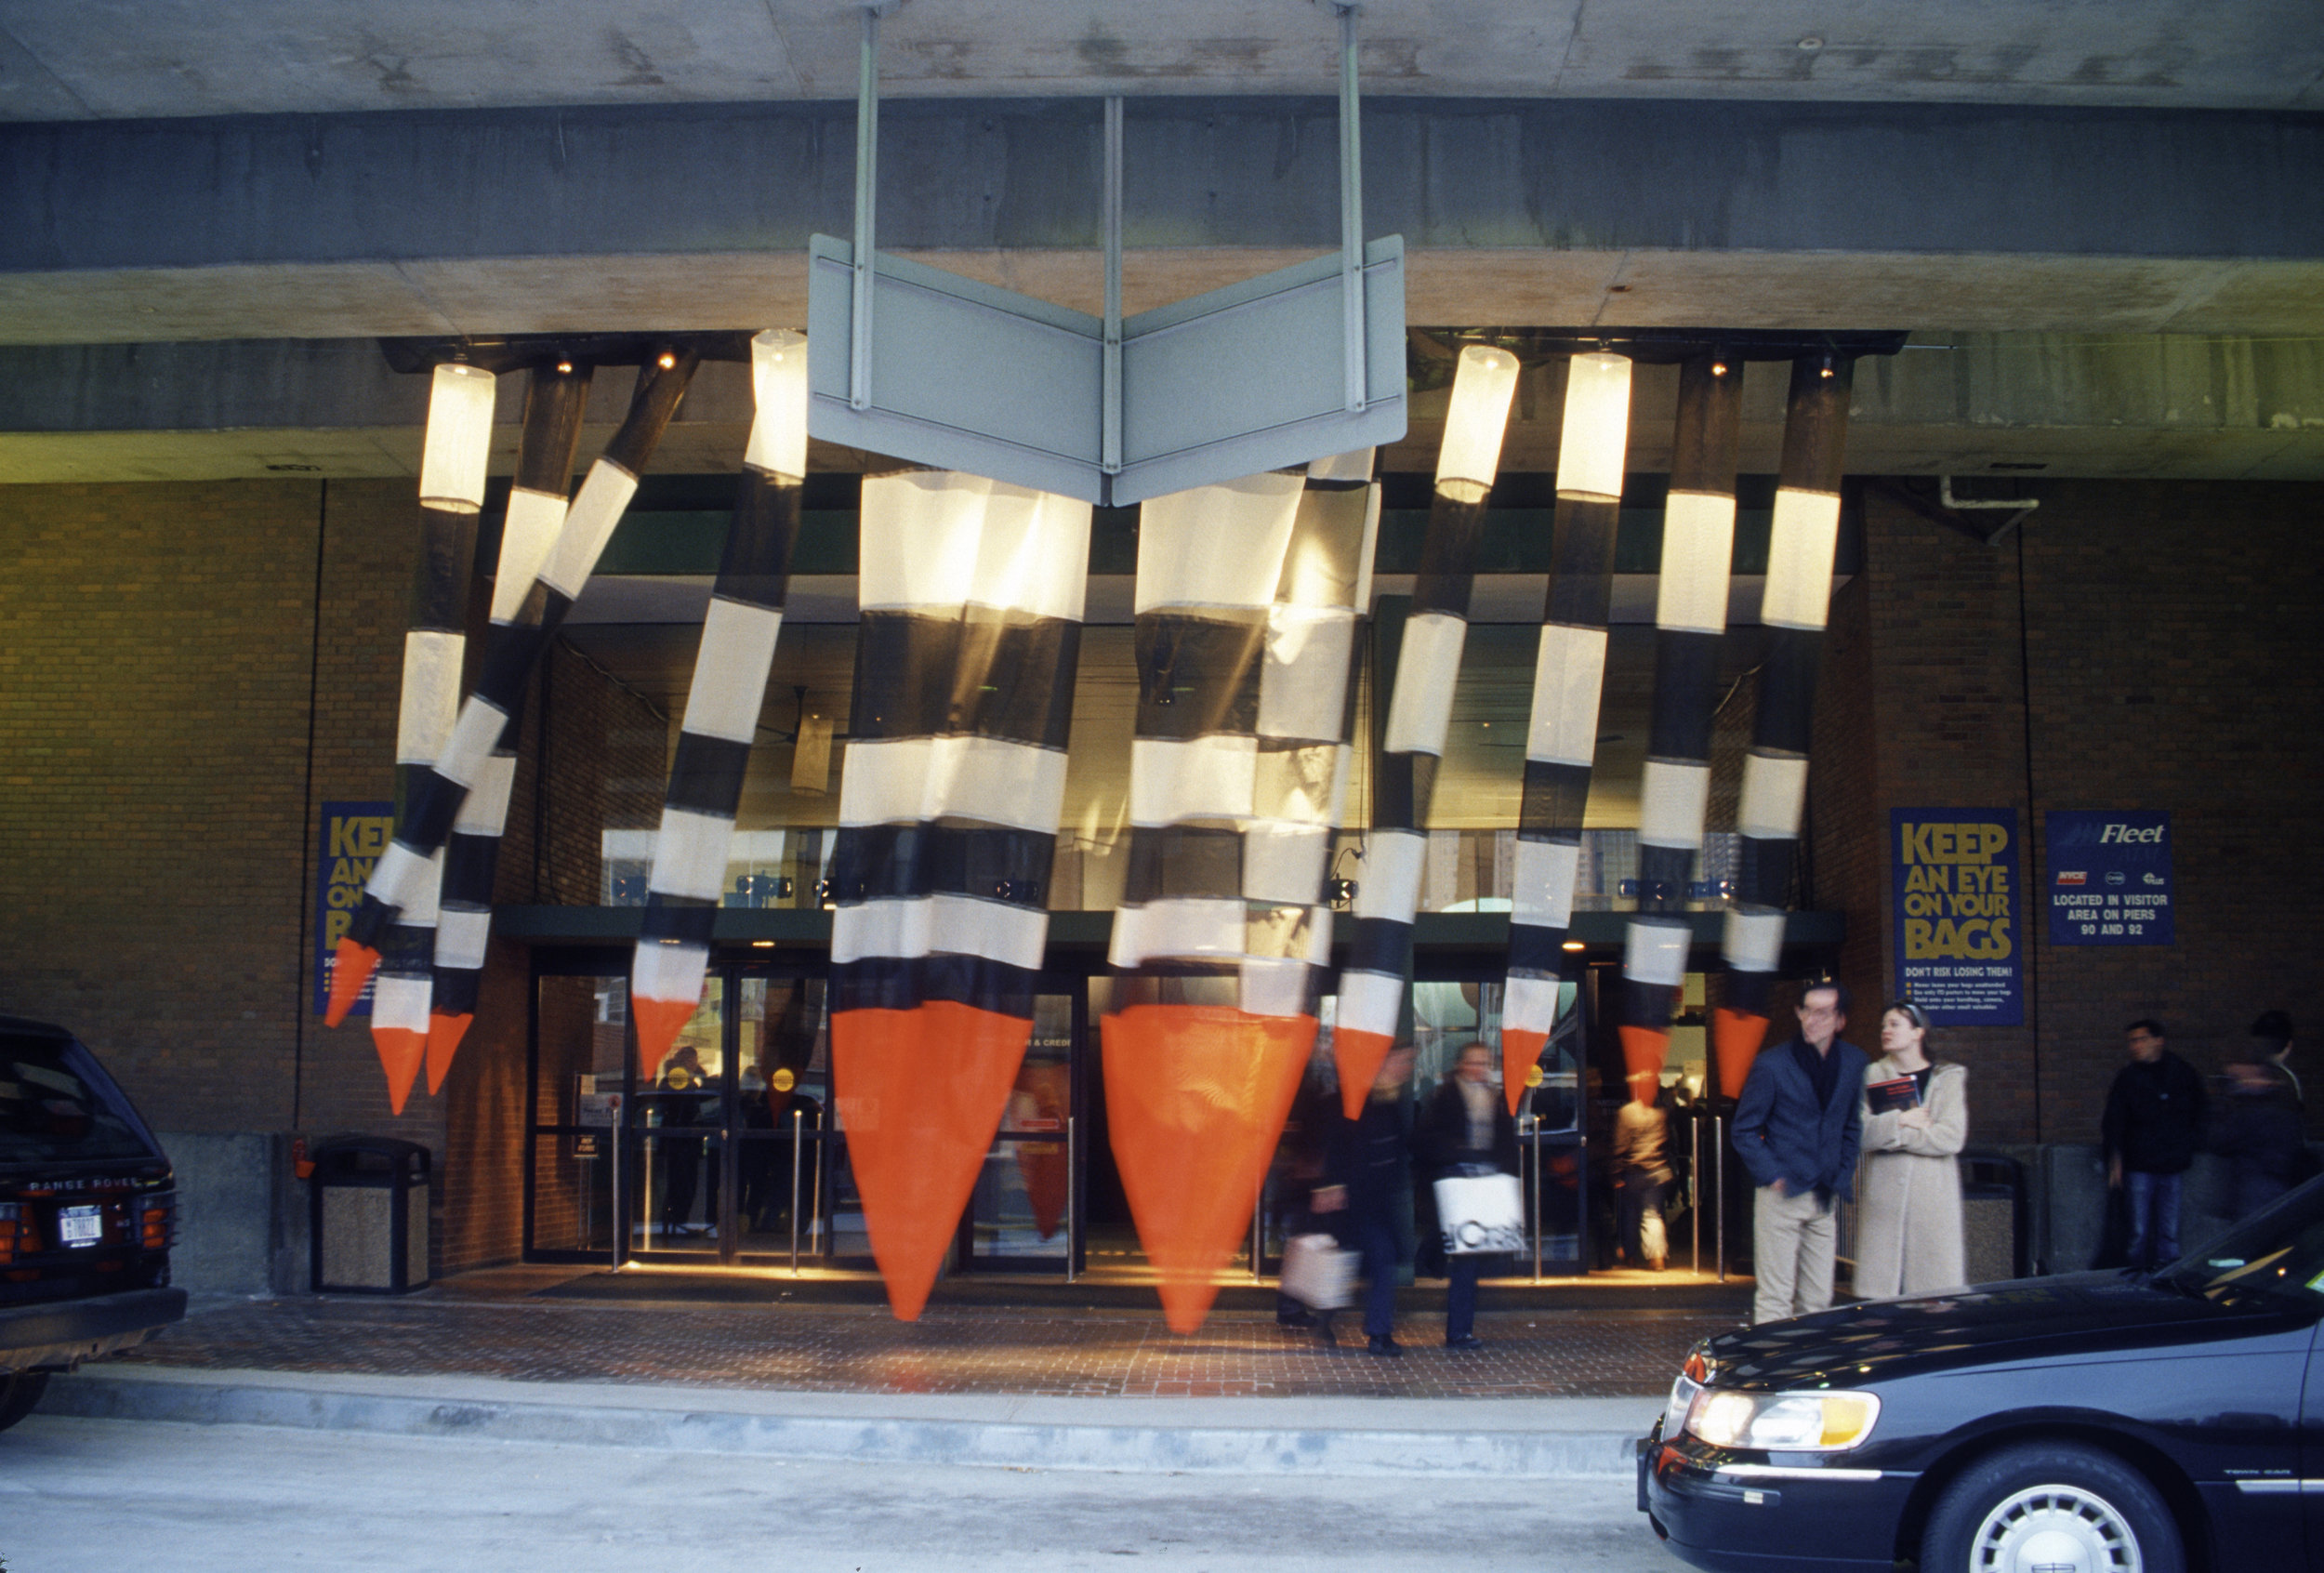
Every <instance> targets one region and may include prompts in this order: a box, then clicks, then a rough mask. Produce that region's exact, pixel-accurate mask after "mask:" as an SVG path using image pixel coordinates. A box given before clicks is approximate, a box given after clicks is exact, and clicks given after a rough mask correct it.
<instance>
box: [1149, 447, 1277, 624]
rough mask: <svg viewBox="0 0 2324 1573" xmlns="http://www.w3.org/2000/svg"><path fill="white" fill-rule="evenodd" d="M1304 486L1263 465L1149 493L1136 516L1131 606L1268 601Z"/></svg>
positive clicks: (1261, 603) (1263, 603) (1256, 603)
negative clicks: (1261, 469) (1233, 476)
mask: <svg viewBox="0 0 2324 1573" xmlns="http://www.w3.org/2000/svg"><path fill="white" fill-rule="evenodd" d="M1306 486H1307V482H1306V479H1305V477H1303V476H1299V475H1290V474H1284V473H1281V472H1278V471H1274V470H1270V471H1268V472H1267V473H1265V474H1263V475H1246V476H1244V477H1243V478H1242V479H1241V480H1239V481H1228V482H1221V484H1219V485H1216V486H1196V487H1195V488H1194V489H1193V490H1191V491H1185V492H1173V493H1171V494H1170V495H1169V496H1161V497H1154V498H1150V499H1149V500H1148V501H1147V502H1146V504H1145V506H1144V508H1143V509H1141V511H1140V513H1139V518H1138V580H1137V590H1136V600H1135V610H1136V611H1139V612H1151V611H1155V610H1158V609H1160V608H1162V607H1166V606H1248V607H1259V606H1266V605H1270V604H1272V603H1273V601H1274V596H1275V585H1276V583H1277V582H1278V580H1279V579H1280V578H1281V577H1282V574H1283V554H1284V551H1285V549H1286V548H1287V546H1288V545H1289V544H1290V539H1291V525H1292V522H1293V521H1295V520H1296V519H1297V518H1298V517H1299V509H1300V494H1301V492H1302V491H1304V490H1305V489H1306Z"/></svg>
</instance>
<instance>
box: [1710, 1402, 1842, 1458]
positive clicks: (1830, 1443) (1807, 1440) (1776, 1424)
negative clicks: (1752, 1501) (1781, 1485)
mask: <svg viewBox="0 0 2324 1573" xmlns="http://www.w3.org/2000/svg"><path fill="white" fill-rule="evenodd" d="M1880 1418H1881V1401H1880V1399H1879V1398H1877V1397H1875V1396H1874V1395H1871V1394H1869V1393H1731V1392H1729V1393H1722V1392H1710V1391H1705V1392H1702V1393H1698V1394H1697V1395H1695V1398H1694V1401H1693V1402H1692V1403H1691V1404H1690V1405H1689V1406H1688V1408H1687V1414H1686V1421H1685V1427H1686V1429H1687V1430H1688V1431H1690V1432H1692V1433H1694V1434H1695V1435H1696V1436H1697V1437H1699V1438H1700V1439H1701V1440H1703V1441H1705V1442H1708V1443H1710V1445H1711V1446H1712V1447H1752V1448H1758V1449H1761V1450H1763V1451H1768V1452H1782V1453H1842V1452H1845V1451H1847V1450H1848V1449H1849V1448H1851V1447H1855V1446H1857V1445H1858V1444H1859V1443H1861V1442H1863V1440H1864V1439H1865V1438H1866V1437H1868V1436H1869V1435H1871V1434H1872V1427H1873V1425H1874V1424H1875V1423H1876V1422H1877V1421H1879V1420H1880Z"/></svg>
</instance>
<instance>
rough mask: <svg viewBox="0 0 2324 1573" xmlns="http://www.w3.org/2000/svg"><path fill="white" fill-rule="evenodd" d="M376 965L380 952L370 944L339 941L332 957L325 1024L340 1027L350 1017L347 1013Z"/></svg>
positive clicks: (324, 1014) (346, 940)
mask: <svg viewBox="0 0 2324 1573" xmlns="http://www.w3.org/2000/svg"><path fill="white" fill-rule="evenodd" d="M377 965H379V953H378V952H377V951H376V950H374V949H372V948H371V946H369V945H359V944H357V943H356V942H355V941H353V940H351V939H346V938H342V939H341V940H340V941H339V944H338V948H337V950H336V951H334V952H333V953H332V958H331V1002H330V1005H329V1006H328V1007H327V1008H326V1009H325V1010H324V1012H323V1024H324V1026H337V1025H339V1024H341V1023H342V1022H344V1021H346V1020H347V1012H348V1011H351V1010H353V1009H354V1008H355V1000H356V998H358V997H359V996H361V995H362V993H363V985H365V984H367V983H369V982H370V981H371V970H372V969H373V968H374V967H376V966H377Z"/></svg>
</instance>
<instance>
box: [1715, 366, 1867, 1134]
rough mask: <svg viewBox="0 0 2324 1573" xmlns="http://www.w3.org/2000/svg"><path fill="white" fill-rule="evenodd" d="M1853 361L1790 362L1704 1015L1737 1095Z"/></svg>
mask: <svg viewBox="0 0 2324 1573" xmlns="http://www.w3.org/2000/svg"><path fill="white" fill-rule="evenodd" d="M1854 380H1855V362H1854V361H1852V360H1849V359H1846V358H1844V357H1842V356H1836V355H1805V356H1802V357H1801V358H1800V359H1798V360H1796V361H1794V362H1792V364H1791V389H1790V393H1789V398H1788V400H1787V401H1786V403H1785V408H1784V422H1783V463H1782V468H1781V469H1780V470H1779V472H1778V473H1777V476H1776V517H1775V522H1774V525H1773V527H1772V529H1771V530H1770V532H1769V535H1768V542H1767V588H1766V593H1765V595H1764V596H1763V599H1762V601H1761V602H1760V621H1761V622H1763V623H1764V624H1765V625H1766V626H1767V629H1768V650H1767V659H1766V662H1765V664H1764V665H1763V666H1762V667H1761V668H1760V674H1759V711H1758V715H1757V717H1756V718H1755V720H1754V721H1753V723H1752V727H1751V747H1750V753H1748V754H1747V755H1745V756H1744V760H1743V793H1742V799H1741V801H1740V803H1739V805H1738V807H1737V808H1736V824H1735V827H1736V830H1737V831H1739V832H1740V833H1741V843H1742V868H1741V871H1740V874H1739V876H1738V878H1737V879H1736V893H1735V904H1734V905H1733V906H1731V907H1730V908H1728V911H1727V926H1726V934H1725V939H1724V943H1723V947H1722V948H1723V952H1724V958H1725V961H1726V965H1727V973H1726V982H1725V991H1724V998H1723V1000H1722V1002H1721V1004H1720V1006H1719V1008H1718V1009H1717V1010H1716V1011H1713V1012H1712V1014H1711V1047H1712V1050H1713V1051H1714V1052H1715V1053H1716V1054H1717V1056H1718V1059H1719V1086H1720V1091H1723V1092H1724V1093H1725V1094H1726V1095H1727V1096H1728V1097H1730V1098H1733V1097H1739V1096H1740V1095H1741V1094H1742V1091H1743V1078H1744V1077H1745V1076H1746V1075H1747V1074H1749V1072H1750V1068H1751V1061H1752V1060H1753V1059H1754V1058H1755V1057H1756V1056H1757V1055H1758V1053H1759V1048H1760V1044H1761V1043H1762V1042H1763V1040H1764V1038H1765V1037H1766V1033H1767V1013H1768V994H1769V992H1770V985H1772V984H1773V982H1774V979H1775V974H1776V964H1777V963H1778V962H1779V961H1780V960H1781V959H1782V957H1783V935H1784V923H1785V917H1784V909H1785V907H1786V905H1788V904H1789V900H1790V894H1791V863H1792V857H1793V854H1794V853H1795V851H1796V850H1797V847H1798V844H1799V836H1800V814H1801V811H1802V808H1803V807H1804V805H1805V804H1806V801H1807V760H1808V751H1809V747H1810V743H1811V739H1812V734H1813V731H1814V725H1815V719H1816V662H1817V661H1819V660H1820V659H1821V658H1822V656H1823V646H1824V624H1825V621H1826V619H1827V617H1828V616H1829V613H1830V609H1831V575H1832V561H1833V556H1834V553H1835V552H1836V550H1837V549H1838V547H1839V541H1840V467H1841V459H1842V455H1843V453H1844V452H1845V450H1846V447H1847V442H1848V394H1849V389H1850V387H1851V385H1852V384H1853V382H1854Z"/></svg>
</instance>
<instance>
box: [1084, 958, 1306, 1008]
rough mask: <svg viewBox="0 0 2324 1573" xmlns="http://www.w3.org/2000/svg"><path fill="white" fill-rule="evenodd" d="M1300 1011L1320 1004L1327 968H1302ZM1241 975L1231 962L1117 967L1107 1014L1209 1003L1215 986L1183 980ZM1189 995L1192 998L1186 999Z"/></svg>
mask: <svg viewBox="0 0 2324 1573" xmlns="http://www.w3.org/2000/svg"><path fill="white" fill-rule="evenodd" d="M1301 971H1302V972H1304V973H1305V974H1306V976H1305V978H1304V979H1303V980H1302V982H1303V985H1304V986H1303V987H1302V990H1301V994H1302V998H1301V1004H1300V1010H1301V1013H1303V1014H1305V1015H1310V1016H1313V1015H1314V1014H1315V1013H1316V1012H1317V1011H1318V1010H1320V1009H1321V1007H1322V1004H1323V997H1324V988H1325V986H1326V985H1327V981H1328V977H1327V972H1328V970H1327V969H1326V968H1323V967H1303V968H1301ZM1241 977H1242V968H1241V966H1240V965H1239V964H1237V963H1235V962H1232V961H1191V960H1170V961H1149V962H1147V963H1145V964H1144V965H1143V966H1142V967H1140V968H1138V969H1137V970H1136V971H1134V972H1125V971H1121V970H1118V969H1117V970H1116V972H1115V973H1114V1007H1113V1010H1112V1011H1108V1012H1107V1013H1108V1014H1109V1015H1117V1014H1119V1013H1120V1012H1122V1011H1127V1010H1129V1008H1130V1007H1132V1006H1134V1005H1198V1006H1199V1005H1208V1004H1210V1003H1212V1002H1213V1001H1215V999H1216V998H1217V993H1216V990H1215V988H1201V989H1188V988H1185V987H1183V986H1182V985H1184V984H1186V983H1189V982H1193V983H1200V984H1208V985H1216V984H1218V983H1221V982H1225V983H1235V982H1237V981H1239V980H1240V978H1241ZM1189 995H1193V996H1195V998H1188V996H1189Z"/></svg>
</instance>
